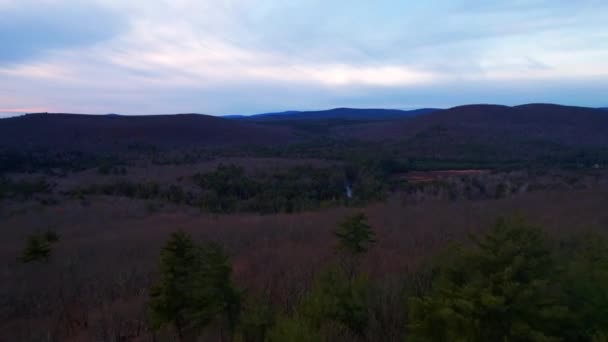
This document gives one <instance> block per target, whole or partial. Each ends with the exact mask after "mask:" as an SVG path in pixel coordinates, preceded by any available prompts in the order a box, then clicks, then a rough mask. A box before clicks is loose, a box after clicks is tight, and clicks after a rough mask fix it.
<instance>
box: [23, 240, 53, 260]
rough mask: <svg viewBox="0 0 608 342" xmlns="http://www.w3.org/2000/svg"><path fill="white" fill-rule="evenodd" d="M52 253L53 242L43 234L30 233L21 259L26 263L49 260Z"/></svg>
mask: <svg viewBox="0 0 608 342" xmlns="http://www.w3.org/2000/svg"><path fill="white" fill-rule="evenodd" d="M50 255H51V243H50V242H49V241H48V240H47V239H46V238H45V236H43V235H41V234H33V235H30V236H29V237H28V239H27V242H26V245H25V249H24V250H23V253H22V254H21V257H20V260H21V261H22V262H24V263H30V262H36V261H48V260H49V257H50Z"/></svg>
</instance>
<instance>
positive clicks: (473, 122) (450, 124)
mask: <svg viewBox="0 0 608 342" xmlns="http://www.w3.org/2000/svg"><path fill="white" fill-rule="evenodd" d="M336 134H339V135H341V136H345V137H351V138H357V139H364V140H402V139H411V138H414V137H421V136H426V137H427V138H428V139H432V138H433V137H436V136H438V135H439V134H440V135H441V136H443V137H446V136H447V137H450V138H451V139H450V140H454V141H458V140H459V139H460V140H461V141H470V140H474V141H478V142H480V143H493V142H499V141H500V143H505V142H506V143H508V142H509V140H511V141H513V142H514V141H521V140H526V141H546V142H554V143H560V144H565V145H595V146H601V145H604V146H608V115H607V114H606V112H604V111H602V110H598V109H593V108H585V107H571V106H560V105H553V104H527V105H521V106H515V107H507V106H499V105H467V106H459V107H454V108H450V109H446V110H440V111H435V112H432V113H429V114H427V115H421V116H417V117H413V118H410V119H408V120H402V121H389V122H376V123H365V124H360V125H352V126H349V127H341V128H338V129H337V130H336Z"/></svg>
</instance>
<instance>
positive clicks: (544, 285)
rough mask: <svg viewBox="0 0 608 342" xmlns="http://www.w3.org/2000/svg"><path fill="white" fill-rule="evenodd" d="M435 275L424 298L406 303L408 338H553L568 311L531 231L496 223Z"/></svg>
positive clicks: (538, 237)
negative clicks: (407, 309)
mask: <svg viewBox="0 0 608 342" xmlns="http://www.w3.org/2000/svg"><path fill="white" fill-rule="evenodd" d="M438 272H439V276H438V278H437V279H436V280H435V283H434V286H433V289H432V290H431V292H430V293H429V294H428V295H427V296H424V297H422V298H412V299H410V317H409V318H410V324H409V326H410V330H411V334H410V336H408V337H409V339H410V340H412V341H473V342H475V341H480V342H481V341H558V340H559V336H560V334H561V331H560V325H561V324H562V323H564V322H566V321H567V318H568V317H569V313H568V310H567V308H566V307H565V306H564V305H560V304H559V303H560V300H561V299H560V296H559V288H557V286H556V282H555V281H554V280H555V276H556V274H557V268H556V265H555V263H554V260H553V255H552V254H551V251H550V249H549V248H548V246H547V243H546V241H545V239H544V235H543V234H542V232H541V231H540V230H539V229H537V228H535V227H531V226H528V225H527V224H525V223H524V222H522V221H521V220H510V221H509V220H501V221H500V222H499V223H498V224H497V225H496V227H495V229H494V230H493V231H492V232H490V233H489V234H487V235H486V236H484V237H483V238H481V239H473V246H472V247H470V248H461V249H460V251H459V252H458V253H457V254H456V255H454V256H453V258H452V260H451V262H450V263H448V265H443V267H440V268H439V270H438Z"/></svg>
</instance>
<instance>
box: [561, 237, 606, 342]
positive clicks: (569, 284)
mask: <svg viewBox="0 0 608 342" xmlns="http://www.w3.org/2000/svg"><path fill="white" fill-rule="evenodd" d="M568 257H569V260H570V261H569V262H568V270H567V272H566V277H565V282H566V289H567V294H568V303H569V305H570V308H571V310H572V311H574V312H575V313H576V323H577V324H576V328H575V329H574V330H575V331H576V335H575V336H573V338H577V339H578V340H587V341H608V241H607V240H606V238H604V237H603V236H600V235H597V234H589V235H587V236H585V237H583V239H581V240H580V241H579V242H578V244H577V246H576V248H575V250H574V253H573V254H572V255H568Z"/></svg>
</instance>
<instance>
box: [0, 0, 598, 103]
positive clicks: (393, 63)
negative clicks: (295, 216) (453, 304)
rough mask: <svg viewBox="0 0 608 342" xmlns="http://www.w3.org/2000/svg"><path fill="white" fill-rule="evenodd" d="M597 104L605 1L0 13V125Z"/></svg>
mask: <svg viewBox="0 0 608 342" xmlns="http://www.w3.org/2000/svg"><path fill="white" fill-rule="evenodd" d="M528 102H554V103H561V104H571V105H583V106H608V1H607V0H567V1H566V0H509V1H489V0H469V1H465V0H433V1H414V0H399V1H398V0H394V1H389V0H375V1H369V0H365V1H357V0H348V1H346V0H345V1H341V0H335V1H332V0H283V1H280V0H198V1H197V0H141V1H140V0H130V1H124V0H86V1H85V0H73V1H72V0H0V112H4V113H12V112H33V111H49V112H51V111H52V112H80V113H122V114H153V113H183V112H198V113H207V114H216V115H219V114H249V113H258V112H269V111H281V110H291V109H297V110H304V109H323V108H331V107H341V106H351V107H386V108H404V109H408V108H416V107H449V106H454V105H459V104H466V103H500V104H507V105H515V104H522V103H528Z"/></svg>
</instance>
